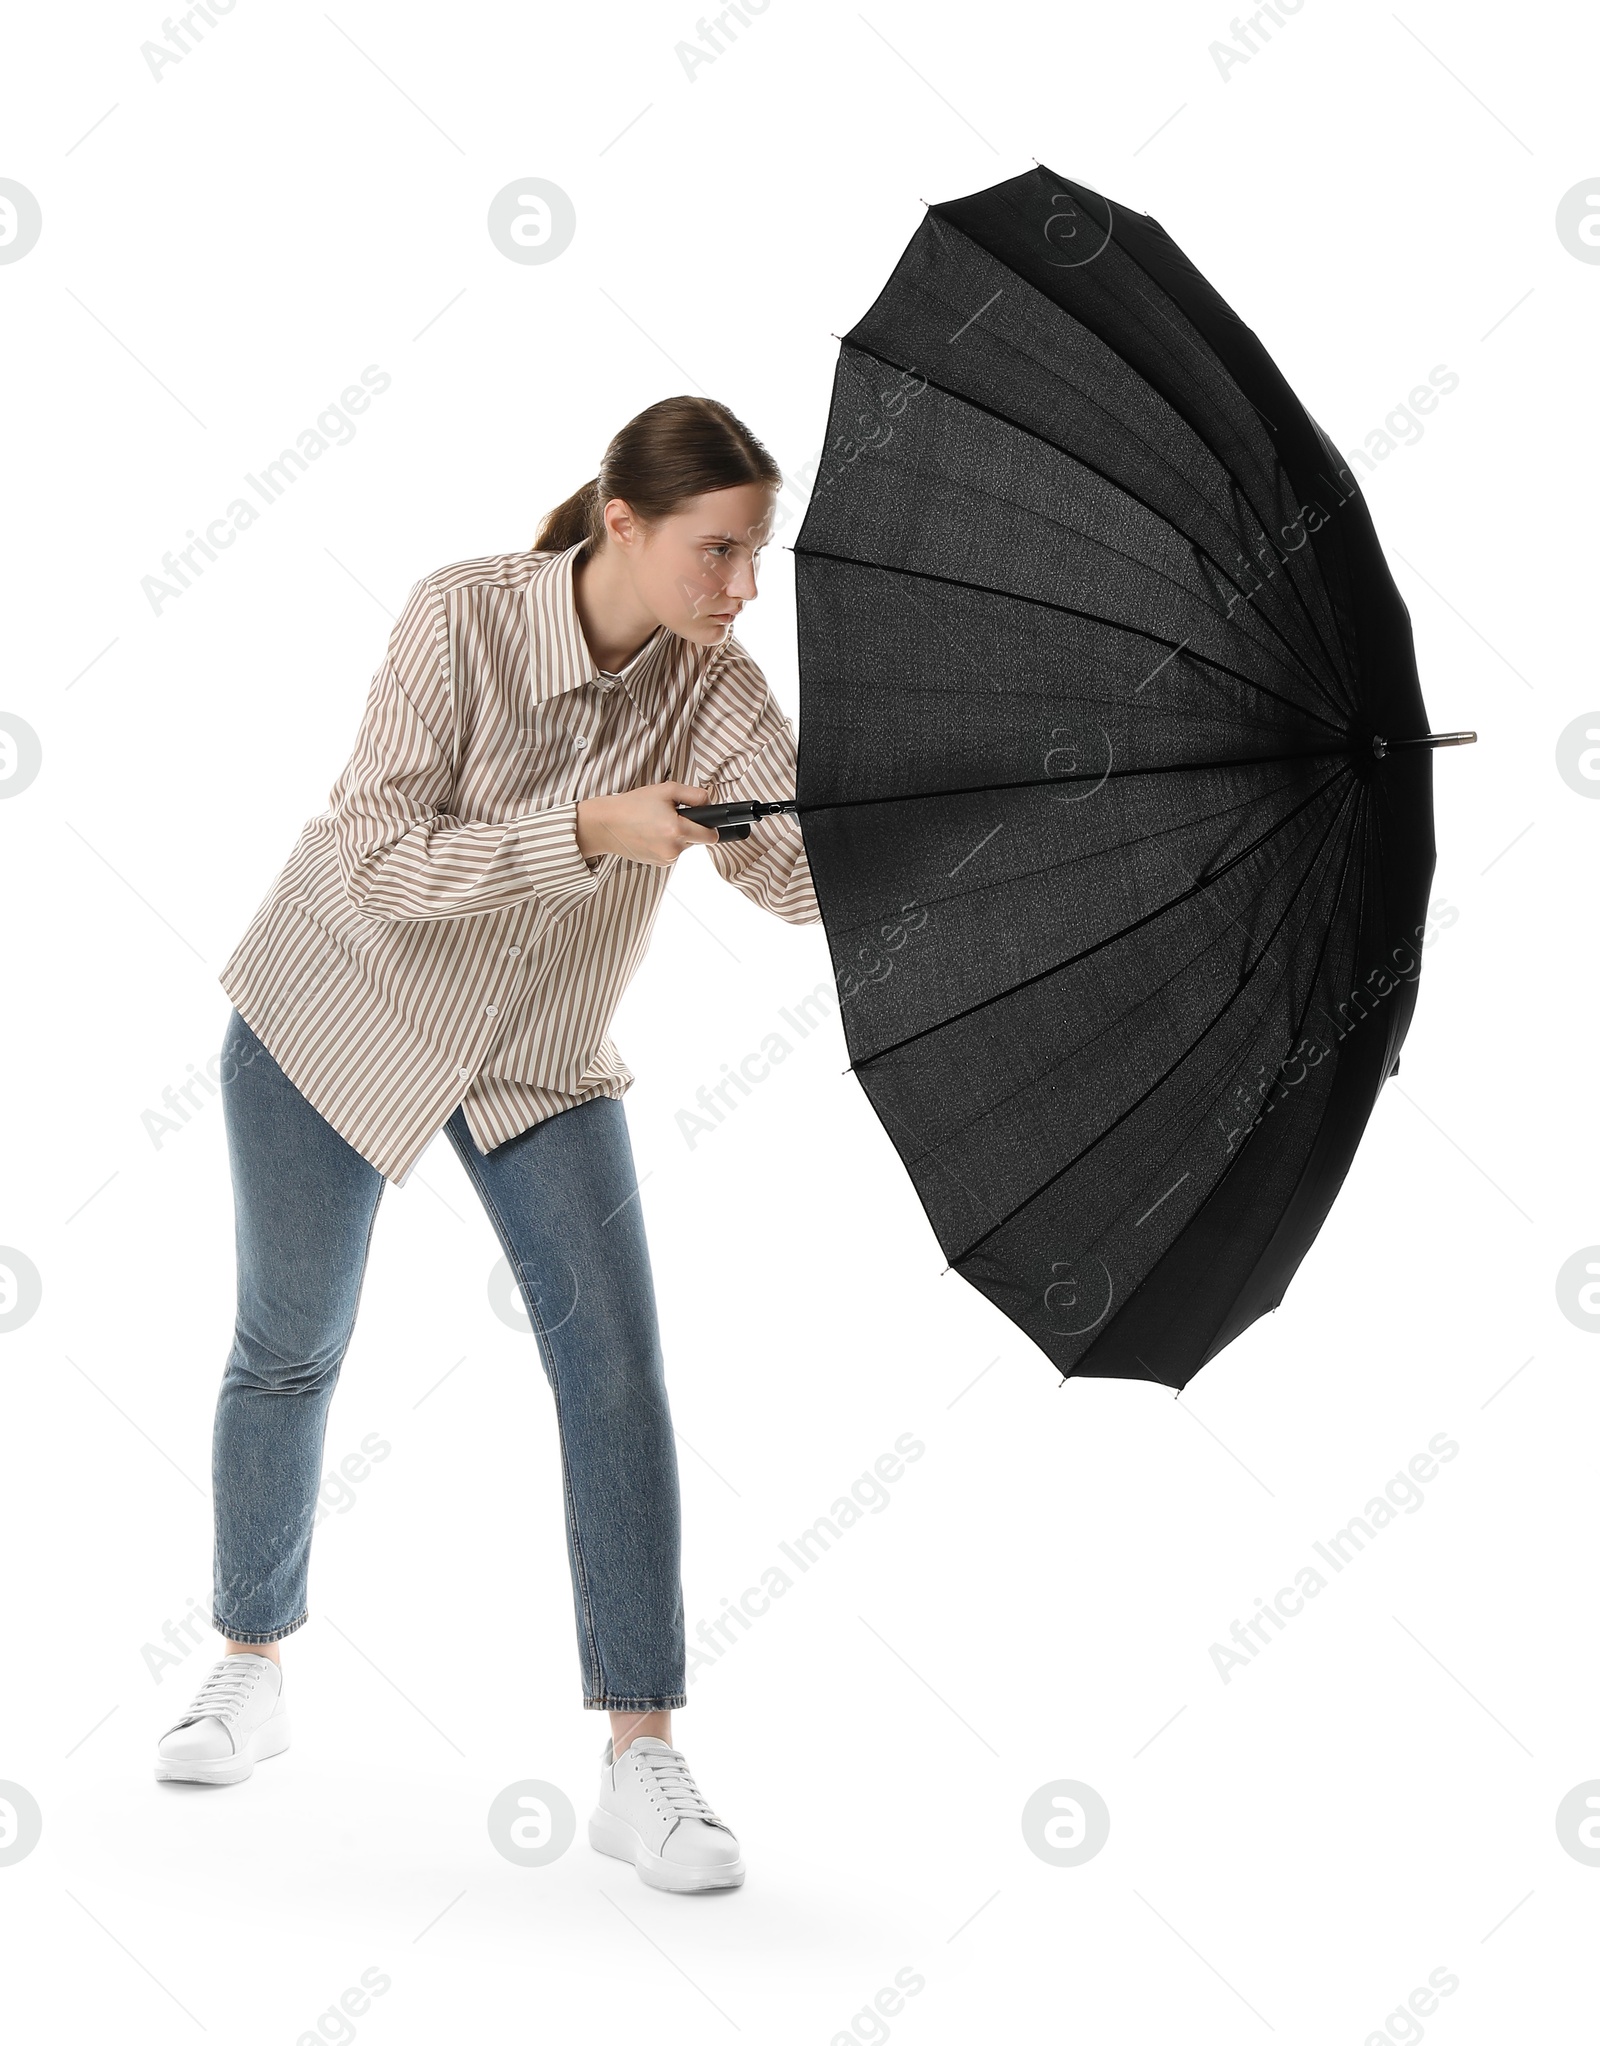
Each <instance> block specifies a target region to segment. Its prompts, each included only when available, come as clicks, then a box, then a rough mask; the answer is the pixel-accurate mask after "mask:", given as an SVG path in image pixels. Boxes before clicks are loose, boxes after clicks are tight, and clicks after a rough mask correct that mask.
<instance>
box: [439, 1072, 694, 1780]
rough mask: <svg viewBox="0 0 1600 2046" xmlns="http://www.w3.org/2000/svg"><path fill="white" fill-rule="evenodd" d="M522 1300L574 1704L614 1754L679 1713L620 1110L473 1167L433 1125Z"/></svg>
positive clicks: (615, 1105) (648, 1282) (653, 1361)
mask: <svg viewBox="0 0 1600 2046" xmlns="http://www.w3.org/2000/svg"><path fill="white" fill-rule="evenodd" d="M445 1128H446V1132H447V1134H448V1135H449V1138H450V1141H451V1142H452V1143H453V1144H454V1146H455V1148H456V1151H457V1153H458V1154H459V1156H460V1157H461V1160H462V1163H463V1164H464V1165H465V1166H466V1168H467V1172H468V1175H469V1176H470V1178H471V1179H472V1182H473V1185H474V1186H475V1187H476V1189H477V1192H478V1196H479V1198H480V1199H481V1200H482V1202H483V1204H484V1207H485V1209H486V1211H487V1213H488V1215H489V1219H490V1221H491V1222H492V1223H493V1224H494V1228H495V1231H496V1233H497V1234H498V1236H499V1238H500V1242H501V1246H502V1248H503V1249H504V1251H505V1253H506V1257H507V1258H508V1260H509V1261H510V1264H511V1269H512V1272H513V1274H514V1275H515V1277H516V1279H517V1282H518V1285H519V1286H520V1288H521V1292H522V1297H523V1300H524V1302H525V1304H526V1306H527V1309H528V1313H529V1317H530V1319H531V1320H532V1322H533V1328H534V1334H535V1337H536V1338H537V1340H538V1344H539V1352H540V1358H541V1361H542V1362H543V1365H544V1370H545V1375H546V1377H547V1378H548V1380H549V1382H550V1387H551V1391H552V1392H553V1393H554V1395H555V1402H556V1420H557V1425H558V1428H559V1431H560V1437H561V1464H562V1478H563V1489H564V1492H565V1499H566V1521H567V1560H568V1563H569V1565H570V1567H571V1571H572V1591H573V1604H574V1609H575V1613H576V1618H577V1629H578V1659H579V1664H580V1667H581V1669H582V1674H583V1702H584V1704H585V1705H586V1706H587V1707H589V1708H590V1709H591V1710H595V1711H607V1712H610V1713H611V1714H612V1727H613V1740H614V1742H615V1744H616V1748H615V1751H616V1752H617V1753H619V1754H620V1753H621V1751H622V1748H623V1746H624V1745H625V1742H626V1740H627V1739H629V1738H633V1737H635V1736H638V1735H640V1734H646V1733H659V1734H660V1736H661V1737H662V1738H663V1739H667V1738H670V1733H669V1731H668V1729H669V1726H670V1721H669V1719H668V1718H667V1715H668V1714H670V1712H671V1711H672V1709H673V1707H674V1706H679V1705H683V1704H684V1703H686V1702H687V1700H686V1693H685V1691H684V1676H685V1656H684V1629H683V1590H682V1583H681V1580H680V1576H679V1567H680V1542H681V1537H680V1518H679V1496H678V1461H677V1447H676V1444H675V1442H674V1439H673V1433H672V1417H671V1414H670V1412H669V1411H668V1406H667V1388H666V1379H665V1375H664V1371H663V1367H662V1357H661V1341H660V1335H659V1332H658V1330H657V1326H656V1301H655V1286H654V1281H653V1279H652V1276H651V1270H650V1253H649V1248H648V1245H647V1243H646V1240H645V1230H644V1218H643V1216H642V1215H641V1213H640V1207H639V1193H638V1185H637V1181H636V1178H635V1174H634V1165H633V1150H632V1145H631V1143H630V1142H629V1137H628V1125H627V1119H626V1116H625V1115H624V1112H623V1106H622V1103H621V1101H620V1100H618V1099H616V1098H615V1097H613V1096H611V1095H608V1094H599V1095H594V1096H592V1097H591V1098H590V1099H589V1100H587V1101H583V1102H580V1103H579V1104H578V1106H577V1107H575V1108H567V1109H563V1110H562V1111H561V1112H560V1113H559V1114H557V1115H553V1116H548V1117H546V1118H545V1120H544V1121H542V1122H538V1123H535V1124H534V1126H533V1128H532V1129H530V1130H525V1131H524V1132H523V1133H522V1135H521V1136H519V1137H513V1138H512V1139H511V1140H510V1142H508V1143H505V1144H500V1145H497V1146H496V1148H495V1149H494V1150H493V1151H491V1152H490V1153H489V1154H488V1155H487V1156H484V1154H483V1153H481V1152H480V1151H479V1150H478V1148H477V1146H476V1145H475V1144H474V1143H473V1141H472V1137H471V1135H470V1133H469V1131H468V1129H467V1125H466V1118H465V1117H464V1116H463V1114H462V1113H461V1111H460V1110H459V1109H458V1110H457V1111H456V1113H455V1114H454V1115H453V1116H452V1117H451V1118H450V1121H449V1122H448V1123H447V1124H446V1125H445Z"/></svg>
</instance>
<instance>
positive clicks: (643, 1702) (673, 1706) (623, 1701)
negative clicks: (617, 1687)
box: [583, 1691, 689, 1712]
mask: <svg viewBox="0 0 1600 2046" xmlns="http://www.w3.org/2000/svg"><path fill="white" fill-rule="evenodd" d="M688 1702H689V1696H688V1693H687V1692H686V1691H668V1692H665V1693H663V1695H662V1696H661V1697H659V1698H611V1697H607V1696H605V1695H602V1696H600V1697H598V1698H585V1699H584V1701H583V1703H584V1708H585V1710H586V1711H589V1712H676V1711H679V1710H681V1708H682V1707H683V1706H685V1705H687V1704H688Z"/></svg>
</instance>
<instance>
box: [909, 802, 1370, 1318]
mask: <svg viewBox="0 0 1600 2046" xmlns="http://www.w3.org/2000/svg"><path fill="white" fill-rule="evenodd" d="M1354 786H1355V787H1356V788H1359V786H1360V784H1359V783H1357V784H1354ZM1349 800H1350V798H1349V795H1348V794H1346V795H1345V797H1344V798H1343V800H1342V801H1341V802H1340V805H1339V808H1338V810H1336V811H1335V812H1334V814H1333V817H1332V818H1331V819H1330V821H1329V824H1328V829H1327V830H1326V831H1325V832H1324V833H1323V835H1322V844H1323V845H1325V844H1326V843H1327V841H1328V839H1329V837H1330V836H1331V835H1332V833H1333V831H1334V828H1335V826H1336V825H1337V824H1338V822H1339V818H1340V816H1341V815H1342V813H1343V811H1344V808H1345V805H1346V804H1347V803H1348V802H1349ZM1286 821H1287V820H1286ZM1321 852H1322V846H1321V845H1319V846H1318V848H1317V857H1318V858H1320V856H1321ZM1346 856H1347V858H1348V848H1347V849H1346ZM1315 866H1316V859H1315V858H1314V859H1313V860H1312V862H1311V865H1310V867H1308V869H1307V874H1308V875H1309V873H1310V872H1311V870H1312V869H1314V868H1315ZM1343 885H1344V883H1343V877H1342V875H1341V879H1340V887H1341V889H1342V888H1343ZM1304 889H1305V881H1304V880H1302V881H1301V882H1300V883H1299V884H1298V885H1297V886H1296V888H1295V891H1294V893H1293V895H1291V896H1290V898H1289V900H1288V902H1287V903H1286V904H1285V905H1284V909H1283V915H1282V916H1280V917H1279V918H1278V921H1277V923H1276V924H1274V925H1273V928H1272V937H1271V938H1269V939H1268V940H1267V942H1266V944H1265V945H1263V946H1262V948H1261V950H1260V951H1259V952H1258V953H1257V954H1256V957H1255V959H1254V960H1252V962H1251V964H1250V965H1249V966H1248V967H1247V968H1246V970H1245V972H1244V973H1243V974H1242V975H1241V976H1240V978H1239V984H1238V986H1237V987H1236V988H1235V989H1234V991H1233V993H1232V994H1231V995H1229V997H1228V999H1227V1000H1226V1001H1225V1002H1224V1003H1223V1005H1222V1007H1221V1008H1220V1009H1219V1010H1218V1011H1217V1013H1216V1015H1215V1016H1213V1017H1212V1019H1211V1021H1210V1022H1209V1023H1208V1024H1207V1025H1206V1027H1205V1029H1204V1030H1203V1031H1202V1032H1201V1034H1200V1036H1198V1037H1197V1038H1196V1039H1195V1040H1194V1043H1193V1044H1191V1045H1190V1046H1189V1047H1188V1049H1187V1050H1186V1051H1185V1052H1184V1053H1183V1055H1182V1057H1181V1058H1179V1059H1178V1061H1177V1063H1176V1064H1175V1065H1172V1066H1169V1067H1168V1068H1167V1070H1166V1072H1165V1073H1163V1074H1162V1076H1161V1078H1160V1079H1159V1080H1153V1081H1152V1082H1151V1083H1150V1085H1149V1086H1148V1087H1147V1088H1146V1089H1145V1090H1144V1092H1143V1093H1142V1094H1141V1095H1140V1096H1139V1098H1138V1100H1137V1101H1131V1102H1129V1104H1128V1106H1127V1107H1126V1108H1125V1109H1124V1110H1123V1111H1122V1113H1121V1114H1120V1115H1119V1116H1117V1117H1116V1118H1115V1120H1114V1121H1112V1122H1109V1123H1107V1124H1106V1126H1105V1128H1104V1129H1103V1130H1101V1131H1100V1133H1099V1135H1098V1136H1095V1137H1093V1138H1091V1139H1090V1141H1089V1142H1088V1143H1087V1144H1085V1145H1084V1147H1083V1149H1082V1150H1081V1151H1079V1152H1077V1153H1076V1154H1075V1155H1074V1156H1073V1157H1071V1158H1069V1159H1068V1160H1067V1162H1066V1164H1065V1165H1063V1166H1062V1167H1061V1169H1060V1171H1058V1172H1053V1173H1051V1175H1050V1177H1049V1178H1048V1179H1047V1180H1045V1182H1044V1183H1043V1185H1041V1186H1036V1187H1035V1188H1034V1190H1033V1192H1032V1193H1030V1194H1028V1195H1027V1196H1026V1197H1025V1198H1024V1199H1022V1200H1020V1201H1018V1202H1017V1204H1016V1205H1015V1207H1013V1208H1010V1209H1008V1210H1007V1211H1006V1213H1005V1214H1003V1215H1002V1216H1001V1217H1000V1219H999V1221H998V1222H996V1223H994V1224H993V1225H992V1226H991V1227H990V1228H988V1229H986V1230H985V1231H984V1232H983V1234H982V1235H981V1236H976V1237H974V1238H973V1240H972V1242H971V1243H969V1244H968V1245H967V1246H966V1248H965V1249H964V1250H962V1251H960V1252H958V1253H957V1254H956V1255H955V1256H954V1257H952V1258H951V1259H950V1263H951V1265H952V1266H958V1265H959V1264H960V1263H961V1262H962V1260H963V1259H965V1258H969V1257H971V1255H972V1253H973V1252H974V1251H975V1250H976V1249H977V1248H978V1247H979V1245H980V1244H983V1243H987V1242H988V1240H989V1238H990V1237H991V1236H993V1235H994V1233H995V1231H996V1230H997V1229H1003V1228H1004V1227H1005V1225H1006V1224H1007V1223H1008V1222H1009V1221H1011V1220H1012V1219H1013V1218H1014V1217H1015V1216H1017V1215H1019V1214H1021V1212H1022V1210H1023V1209H1024V1208H1026V1207H1028V1206H1030V1205H1031V1204H1032V1203H1033V1202H1034V1201H1036V1200H1038V1199H1039V1197H1040V1195H1041V1194H1045V1193H1048V1192H1049V1190H1050V1188H1051V1187H1052V1186H1054V1185H1055V1183H1056V1181H1057V1180H1058V1179H1060V1178H1062V1177H1063V1176H1064V1175H1065V1174H1066V1173H1068V1172H1070V1171H1071V1170H1072V1168H1073V1166H1075V1165H1076V1164H1077V1163H1078V1162H1079V1161H1080V1160H1081V1159H1083V1158H1085V1157H1087V1156H1088V1154H1089V1152H1091V1151H1092V1150H1093V1149H1094V1148H1095V1146H1096V1145H1097V1144H1100V1143H1102V1142H1104V1140H1105V1139H1106V1138H1107V1137H1108V1136H1110V1134H1111V1132H1112V1131H1113V1130H1115V1129H1117V1128H1119V1127H1120V1126H1121V1125H1122V1124H1123V1123H1125V1122H1126V1121H1127V1119H1128V1117H1129V1116H1130V1115H1132V1114H1133V1113H1134V1112H1135V1111H1136V1110H1137V1109H1139V1108H1141V1107H1143V1105H1144V1103H1145V1102H1146V1101H1148V1100H1149V1098H1150V1096H1151V1095H1152V1094H1153V1093H1154V1092H1155V1090H1156V1088H1157V1087H1160V1086H1163V1085H1164V1084H1165V1083H1166V1081H1168V1080H1170V1079H1171V1077H1172V1075H1173V1074H1174V1073H1175V1072H1176V1071H1177V1070H1178V1067H1179V1066H1181V1065H1182V1064H1183V1063H1184V1060H1185V1059H1188V1058H1190V1057H1192V1056H1193V1054H1194V1053H1195V1052H1196V1051H1197V1050H1198V1049H1199V1047H1200V1046H1201V1045H1202V1044H1203V1043H1204V1042H1205V1040H1206V1038H1207V1037H1209V1036H1210V1034H1211V1032H1212V1031H1213V1030H1214V1029H1215V1028H1216V1027H1217V1025H1218V1023H1220V1022H1221V1021H1222V1019H1223V1017H1224V1016H1225V1015H1227V1013H1228V1011H1229V1010H1230V1009H1231V1008H1232V1007H1233V1005H1234V1003H1235V1002H1236V1001H1238V999H1239V997H1240V995H1241V994H1243V992H1244V990H1245V986H1246V984H1247V983H1248V981H1249V980H1250V977H1251V975H1253V974H1254V972H1255V970H1256V968H1257V967H1258V966H1259V965H1260V964H1261V961H1262V960H1263V959H1264V958H1265V957H1266V956H1267V954H1268V952H1269V951H1270V950H1271V947H1272V940H1273V938H1276V937H1277V935H1278V932H1279V931H1280V930H1281V929H1282V927H1283V922H1284V918H1285V917H1287V916H1288V914H1289V912H1290V910H1291V909H1293V907H1294V905H1295V903H1296V902H1298V901H1299V899H1300V896H1301V894H1302V893H1303V892H1304ZM1335 902H1336V903H1337V897H1336V898H1335ZM1243 1155H1244V1154H1243V1150H1242V1149H1241V1151H1240V1153H1239V1156H1240V1157H1242V1156H1243ZM1237 1162H1238V1159H1237V1158H1235V1159H1232V1160H1230V1161H1229V1168H1228V1169H1229V1170H1230V1171H1231V1170H1232V1167H1233V1165H1234V1164H1236V1163H1237ZM1221 1177H1222V1176H1221V1175H1219V1180H1218V1183H1219V1184H1220V1183H1221ZM1129 1297H1130V1298H1131V1297H1132V1296H1131V1295H1130V1296H1129Z"/></svg>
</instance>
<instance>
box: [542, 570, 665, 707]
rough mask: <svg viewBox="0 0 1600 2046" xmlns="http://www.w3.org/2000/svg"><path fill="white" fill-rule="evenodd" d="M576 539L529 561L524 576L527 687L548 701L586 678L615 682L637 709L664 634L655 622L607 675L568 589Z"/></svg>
mask: <svg viewBox="0 0 1600 2046" xmlns="http://www.w3.org/2000/svg"><path fill="white" fill-rule="evenodd" d="M582 545H583V542H582V541H581V540H580V541H577V542H575V543H574V544H573V545H572V546H571V547H567V548H565V549H563V550H562V552H561V553H559V554H553V555H551V556H549V557H548V558H547V559H545V560H543V561H539V562H536V563H535V564H534V570H533V573H532V575H530V576H529V578H528V688H529V691H530V693H531V694H532V695H533V697H534V699H535V700H536V701H537V702H540V703H544V702H548V701H549V699H550V698H551V697H553V696H559V695H561V694H562V693H563V692H564V691H566V690H568V689H579V688H582V686H583V685H584V684H585V683H586V682H592V683H594V684H595V686H596V687H597V688H599V689H601V690H602V691H605V690H609V689H614V688H621V689H622V690H623V691H624V692H625V693H626V694H627V696H628V697H629V698H630V700H631V701H632V703H633V705H634V707H635V708H636V709H637V710H639V711H640V712H641V713H642V712H643V711H644V708H645V705H644V701H643V699H644V698H645V696H646V695H647V694H648V693H649V689H648V685H649V682H650V674H649V672H647V671H649V670H650V669H651V668H652V667H653V664H654V661H655V656H656V655H657V653H659V652H660V650H661V647H662V645H663V643H664V641H665V640H666V639H667V638H668V637H669V634H668V629H667V627H666V626H665V625H658V626H657V627H656V629H655V631H654V632H653V633H651V635H650V637H649V638H648V639H647V640H646V641H645V643H644V645H643V646H642V647H640V649H639V651H638V652H637V653H636V654H635V655H634V656H633V659H632V660H631V661H628V662H627V663H626V664H625V665H624V666H623V668H622V669H621V670H620V671H619V672H618V673H616V674H614V675H608V674H607V673H606V672H605V670H604V669H602V668H601V667H600V665H599V663H598V662H597V661H596V660H595V657H594V655H593V654H592V653H591V652H590V651H589V642H588V641H587V640H586V639H585V638H584V636H583V625H582V622H581V621H580V619H579V617H578V607H577V604H576V602H575V600H574V598H573V594H572V571H573V569H574V568H575V566H576V565H577V556H578V549H579V548H580V547H581V546H582Z"/></svg>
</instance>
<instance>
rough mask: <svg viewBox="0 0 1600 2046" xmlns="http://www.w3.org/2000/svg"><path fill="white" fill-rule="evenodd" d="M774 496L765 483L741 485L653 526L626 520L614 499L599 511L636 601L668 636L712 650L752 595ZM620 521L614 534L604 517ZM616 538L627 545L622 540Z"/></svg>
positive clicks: (624, 510)
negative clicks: (614, 516) (617, 517)
mask: <svg viewBox="0 0 1600 2046" xmlns="http://www.w3.org/2000/svg"><path fill="white" fill-rule="evenodd" d="M776 501H777V493H776V491H775V490H774V489H773V487H772V485H771V484H770V483H741V484H739V485H738V486H737V487H736V488H734V489H732V490H711V491H707V492H706V494H705V495H704V496H703V497H695V498H691V499H690V500H689V501H688V502H687V503H686V504H683V505H680V506H679V508H678V509H677V511H675V512H673V513H671V514H670V515H669V516H668V517H667V518H665V519H663V520H662V521H661V523H660V524H659V525H656V526H651V527H644V526H640V525H638V524H636V523H635V522H634V521H633V520H632V519H630V518H628V517H627V507H626V506H625V505H624V504H623V503H622V501H621V499H620V498H614V499H613V500H612V503H611V504H610V505H608V506H607V507H606V511H607V524H608V525H610V526H611V530H612V537H613V538H614V539H617V540H620V541H622V543H623V553H624V556H625V558H626V559H627V560H628V563H629V566H630V570H631V573H632V576H633V586H634V589H635V591H636V592H637V594H638V596H639V598H640V601H641V602H642V603H643V604H644V605H645V606H646V607H647V608H648V609H649V610H651V611H653V612H654V613H655V615H656V617H657V618H659V619H660V621H661V623H662V624H663V625H665V626H666V627H667V628H668V630H669V631H671V632H675V633H677V634H678V635H679V636H680V637H681V638H683V639H688V640H693V641H694V642H695V643H696V644H697V645H699V646H717V645H719V644H720V643H721V642H722V641H723V640H724V639H726V638H727V636H728V634H729V633H730V632H732V631H733V629H734V623H735V620H736V619H737V618H738V615H739V613H740V612H741V611H742V610H743V609H744V607H745V605H746V604H749V603H752V602H753V601H754V600H755V595H756V566H757V563H758V561H759V559H760V555H761V550H762V548H763V547H764V546H765V545H766V542H767V536H768V535H769V534H770V532H771V531H772V520H773V511H774V507H775V504H776ZM613 510H616V511H618V512H620V513H622V514H623V516H622V518H621V520H620V521H619V523H620V525H621V526H622V528H623V531H622V532H619V531H618V530H617V526H616V525H613V524H612V521H611V513H612V511H613ZM624 533H626V534H627V535H628V536H629V537H627V538H626V539H624Z"/></svg>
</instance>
